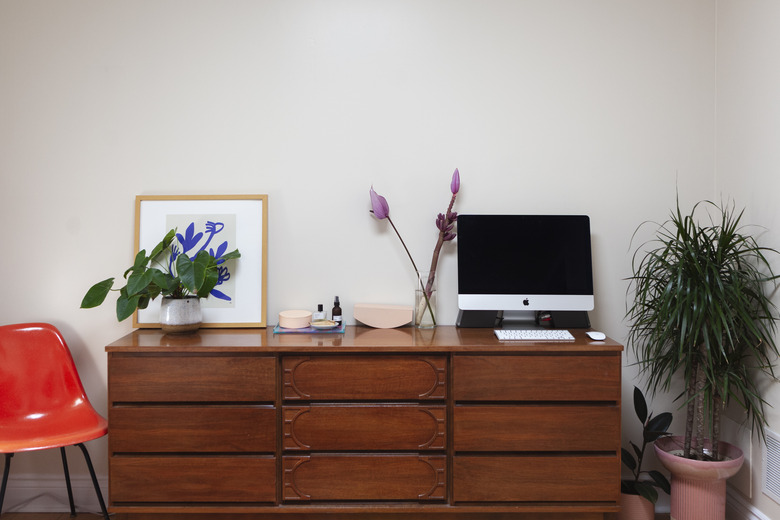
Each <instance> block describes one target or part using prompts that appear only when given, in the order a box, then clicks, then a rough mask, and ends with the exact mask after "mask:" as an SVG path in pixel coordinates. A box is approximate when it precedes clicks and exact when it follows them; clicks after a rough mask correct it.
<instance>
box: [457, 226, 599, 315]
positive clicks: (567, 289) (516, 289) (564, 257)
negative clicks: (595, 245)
mask: <svg viewBox="0 0 780 520" xmlns="http://www.w3.org/2000/svg"><path fill="white" fill-rule="evenodd" d="M457 230H458V308H459V309H460V310H461V311H505V312H506V311H510V312H511V311H520V312H521V313H526V314H527V315H532V314H533V313H538V312H544V311H589V310H592V309H593V305H594V298H593V274H592V261H591V247H590V218H589V217H588V216H586V215H459V216H458V228H457Z"/></svg>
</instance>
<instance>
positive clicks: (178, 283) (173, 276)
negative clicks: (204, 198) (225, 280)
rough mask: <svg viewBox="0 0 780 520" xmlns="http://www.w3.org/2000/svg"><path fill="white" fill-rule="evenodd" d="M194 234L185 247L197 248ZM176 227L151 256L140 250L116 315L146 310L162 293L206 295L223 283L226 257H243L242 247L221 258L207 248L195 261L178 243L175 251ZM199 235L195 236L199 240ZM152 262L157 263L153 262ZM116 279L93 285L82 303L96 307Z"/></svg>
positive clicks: (122, 316)
mask: <svg viewBox="0 0 780 520" xmlns="http://www.w3.org/2000/svg"><path fill="white" fill-rule="evenodd" d="M193 236H194V233H189V232H188V234H187V236H186V237H185V238H184V239H183V240H184V241H185V242H187V244H186V245H185V244H184V243H183V244H181V246H182V248H184V249H185V250H187V249H190V248H194V246H195V244H194V243H192V242H189V240H191V239H192V238H193ZM178 240H179V239H178V238H177V234H176V230H175V229H172V230H170V231H168V233H166V235H165V237H164V238H163V239H162V240H161V241H160V242H159V243H158V244H157V245H156V246H155V247H154V248H153V249H152V252H151V255H150V256H146V251H145V250H143V249H142V250H141V251H139V252H138V253H137V254H136V255H135V257H134V259H133V265H132V266H131V267H129V268H128V269H127V270H126V271H125V272H124V276H123V277H124V279H126V280H127V282H126V284H125V285H124V286H123V287H121V288H119V289H116V290H118V291H119V297H118V298H117V301H116V315H117V319H118V320H119V321H122V320H125V319H127V318H128V317H129V316H131V315H132V314H133V313H134V312H135V310H136V309H145V308H147V306H148V305H149V302H150V301H152V300H154V299H155V298H157V297H158V296H170V297H172V298H182V297H184V296H187V295H190V294H191V295H196V296H198V297H201V298H205V297H207V296H208V295H209V293H211V291H212V290H213V289H214V288H215V287H216V286H217V285H218V284H219V283H220V267H219V264H221V263H223V262H224V261H225V260H232V259H236V258H240V257H241V254H240V253H239V251H238V249H236V250H233V251H231V252H229V253H227V254H225V255H223V256H221V257H219V258H214V257H212V256H211V255H210V254H209V253H208V252H207V251H205V250H201V251H198V253H197V254H196V255H195V259H194V261H193V260H191V259H190V258H189V257H188V256H187V255H186V254H185V253H180V254H176V252H178V251H181V249H182V248H180V247H178V246H177V249H176V250H175V251H174V249H173V245H174V241H178ZM197 240H198V238H195V242H197ZM172 255H175V256H176V261H175V263H174V265H175V269H173V272H170V271H169V269H171V268H170V267H169V265H170V262H169V261H170V259H171V256H172ZM150 263H152V264H153V265H150ZM113 284H114V278H108V279H106V280H103V281H102V282H98V283H96V284H95V285H93V286H92V287H91V288H90V289H89V290H88V291H87V294H86V295H85V296H84V298H83V299H82V302H81V307H82V308H91V307H96V306H98V305H100V304H102V303H103V302H104V301H105V299H106V296H107V295H108V292H109V291H110V290H112V289H113Z"/></svg>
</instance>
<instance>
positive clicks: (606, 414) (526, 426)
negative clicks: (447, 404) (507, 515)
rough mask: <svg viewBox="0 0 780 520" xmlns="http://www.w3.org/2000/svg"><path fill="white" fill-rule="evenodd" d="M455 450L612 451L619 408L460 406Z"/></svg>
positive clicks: (456, 413) (617, 432)
mask: <svg viewBox="0 0 780 520" xmlns="http://www.w3.org/2000/svg"><path fill="white" fill-rule="evenodd" d="M453 422H454V431H453V440H454V446H455V450H456V451H564V450H565V451H615V449H616V446H619V445H620V409H619V408H618V407H617V406H599V405H590V406H589V405H578V406H569V405H522V406H508V405H505V406H487V405H485V406H482V405H480V406H476V405H472V406H462V405H458V406H456V407H455V411H454V421H453Z"/></svg>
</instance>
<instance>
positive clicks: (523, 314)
mask: <svg viewBox="0 0 780 520" xmlns="http://www.w3.org/2000/svg"><path fill="white" fill-rule="evenodd" d="M549 314H550V319H549V321H547V322H545V324H542V323H539V321H538V319H537V312H535V311H464V310H460V311H458V321H457V322H456V325H457V326H458V327H460V328H482V329H495V328H502V329H531V328H549V327H554V328H557V329H580V328H589V327H590V319H589V318H588V312H587V311H553V312H550V313H549Z"/></svg>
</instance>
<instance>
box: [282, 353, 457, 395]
mask: <svg viewBox="0 0 780 520" xmlns="http://www.w3.org/2000/svg"><path fill="white" fill-rule="evenodd" d="M446 366H447V362H446V357H444V356H431V357H428V356H327V357H326V356H310V357H308V356H287V357H285V358H283V360H282V370H283V397H284V399H288V400H312V401H321V400H367V399H382V400H408V399H414V400H427V399H444V398H446V396H447V384H446V382H447V369H446Z"/></svg>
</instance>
